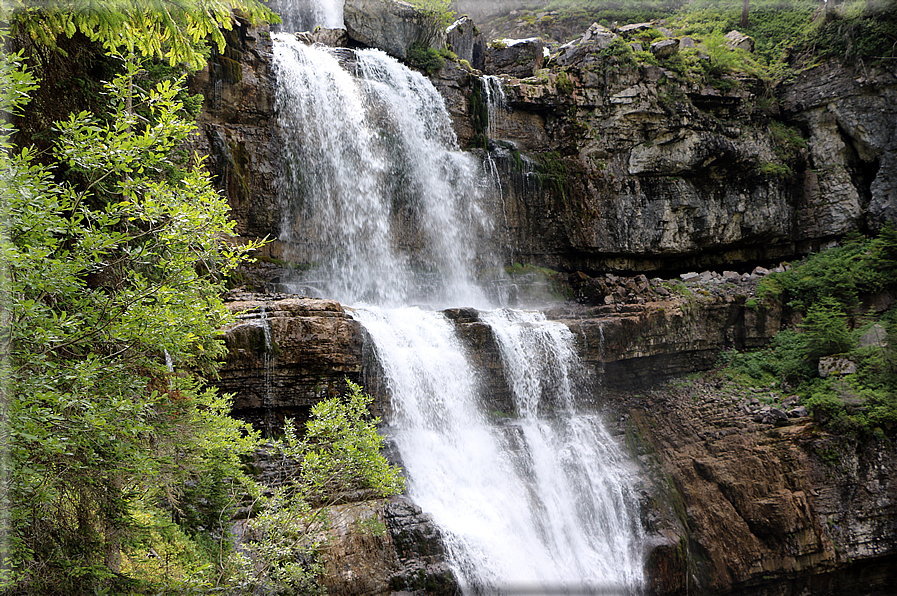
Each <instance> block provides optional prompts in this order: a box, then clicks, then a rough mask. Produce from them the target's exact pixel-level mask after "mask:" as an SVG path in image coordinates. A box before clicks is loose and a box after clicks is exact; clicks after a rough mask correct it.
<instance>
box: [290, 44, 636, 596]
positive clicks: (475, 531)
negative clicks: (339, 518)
mask: <svg viewBox="0 0 897 596" xmlns="http://www.w3.org/2000/svg"><path fill="white" fill-rule="evenodd" d="M338 55H339V56H341V57H342V58H343V64H345V65H346V68H348V69H350V70H352V71H353V74H350V73H349V71H348V70H346V68H344V67H343V66H342V65H341V64H340V60H338V59H337V56H338ZM275 56H276V60H277V72H278V81H279V91H278V96H277V110H278V118H279V122H280V126H281V127H282V129H283V130H285V131H288V133H287V134H286V136H285V138H284V144H283V151H284V155H285V156H286V157H287V158H288V163H289V164H290V165H289V166H288V168H287V170H288V171H286V172H285V174H284V184H283V187H282V196H283V200H284V220H283V230H284V231H283V233H282V235H281V238H280V239H281V240H283V241H284V242H285V243H286V244H287V245H288V246H290V248H291V250H292V251H293V252H292V253H291V256H292V258H293V259H294V260H295V261H297V262H304V263H312V264H313V267H312V268H311V269H310V270H309V271H307V272H305V273H303V274H302V275H300V276H297V277H296V278H294V279H293V280H292V282H291V283H292V284H293V289H294V290H295V291H297V292H299V293H304V294H314V295H320V296H325V297H328V298H335V299H337V300H340V301H341V302H343V303H344V304H354V305H355V306H353V307H351V308H350V309H349V312H350V314H351V315H352V316H353V317H354V318H355V319H357V320H358V321H359V322H360V323H361V324H362V326H363V327H364V329H365V330H366V332H367V335H368V337H369V339H370V341H371V342H372V343H373V345H374V351H375V353H376V358H377V362H378V364H379V366H380V367H381V369H382V372H383V378H384V380H385V384H386V386H387V388H388V390H389V392H390V394H391V400H392V401H391V409H392V412H391V414H390V417H389V424H388V428H387V432H388V434H389V436H390V437H391V439H392V440H393V441H394V443H395V445H396V447H397V449H398V452H399V453H400V457H401V460H402V465H403V467H404V469H405V472H406V476H407V477H408V481H409V485H408V486H409V488H408V491H409V496H410V497H411V498H412V499H413V500H414V501H415V502H416V503H417V504H418V505H420V506H421V507H422V508H423V509H424V510H425V511H427V512H428V513H430V514H431V515H433V517H434V519H435V521H436V522H437V524H438V525H439V526H440V528H441V529H442V531H443V534H444V537H445V541H446V546H447V549H448V552H449V555H450V559H451V563H452V565H453V567H454V570H455V572H456V575H457V577H458V578H459V581H460V583H461V586H462V589H463V591H464V593H465V594H494V593H506V594H513V593H521V592H526V593H538V594H548V593H568V594H583V593H614V594H635V593H637V592H638V590H639V586H640V584H641V568H642V561H641V554H640V547H639V539H640V532H639V526H638V522H637V520H636V518H635V517H634V516H633V515H632V509H633V507H634V504H635V498H634V497H633V495H632V494H630V489H629V488H628V486H629V483H628V480H627V479H628V474H627V472H626V468H625V465H624V464H625V459H624V458H623V457H622V455H621V453H620V451H619V449H618V448H617V447H616V445H615V443H614V441H613V440H612V438H611V437H609V436H608V434H607V433H606V431H605V430H604V428H603V426H602V424H601V421H600V419H599V417H598V416H597V415H596V414H595V413H594V412H590V411H587V410H584V409H583V408H582V404H580V403H578V402H580V401H581V400H582V397H583V396H584V395H585V393H584V391H583V389H584V386H583V384H582V379H583V376H582V372H583V371H582V370H581V365H580V364H579V362H578V359H577V356H576V354H575V350H574V349H573V342H572V335H571V334H570V332H569V330H568V329H567V328H566V327H564V326H563V325H561V324H559V323H554V322H549V321H547V320H545V318H544V316H542V315H540V314H538V313H526V312H520V311H510V310H491V309H493V308H494V307H493V306H491V305H490V303H489V301H488V300H487V298H486V293H485V292H484V291H483V290H481V289H480V288H479V287H478V285H477V283H476V281H475V269H476V268H477V267H482V266H483V265H488V264H489V263H490V257H489V256H488V254H484V251H483V250H482V249H481V248H480V244H481V241H482V238H483V237H485V236H486V235H487V234H489V233H490V232H491V230H492V228H491V223H490V222H489V220H488V218H486V217H485V215H484V214H483V208H482V207H481V202H482V195H483V185H484V180H485V179H486V178H485V177H484V176H483V174H482V172H481V170H480V168H479V167H478V165H477V164H476V163H475V162H474V160H473V159H472V158H471V157H470V156H469V155H467V154H465V153H462V152H461V151H459V149H458V146H457V141H456V139H455V136H454V133H453V132H452V128H451V123H450V120H449V117H448V114H447V112H446V109H445V105H444V103H443V100H442V98H441V96H439V94H438V92H437V91H436V90H435V89H434V88H433V86H432V85H431V84H430V83H429V81H428V80H427V79H425V78H424V77H423V76H421V75H420V74H418V73H415V72H412V71H410V70H408V69H407V68H405V67H404V66H402V65H401V64H399V63H398V62H396V61H395V60H393V59H392V58H390V57H388V56H386V55H385V54H383V53H382V52H379V51H375V50H365V51H359V52H354V53H349V52H347V51H344V53H342V54H338V53H334V52H331V51H328V50H326V49H323V48H315V47H307V46H304V45H301V44H299V43H297V42H296V41H295V39H294V38H292V36H282V35H279V36H276V38H275ZM490 89H492V91H491V92H493V93H497V91H496V89H495V87H490ZM497 89H498V91H500V89H501V88H500V85H499V86H498V87H497ZM493 99H494V97H493ZM496 105H498V104H496ZM362 301H363V303H362ZM415 303H425V304H427V305H428V307H427V308H422V307H416V306H407V305H409V304H415ZM449 306H475V307H478V308H480V309H481V310H484V312H482V313H481V314H480V319H481V321H482V322H483V323H485V324H487V325H488V326H489V327H490V328H491V330H492V333H493V336H494V338H495V340H496V343H497V344H498V345H499V347H500V351H501V359H502V363H503V369H504V374H505V376H506V380H507V383H508V386H509V387H510V389H511V393H512V395H513V401H514V403H513V407H514V409H515V410H516V415H515V416H514V417H513V418H511V419H503V420H496V419H494V418H493V417H491V416H490V415H489V414H488V413H487V412H486V411H485V408H486V406H485V405H484V404H485V403H486V401H487V400H486V399H485V398H486V397H487V396H485V395H484V394H483V391H482V384H481V383H480V379H479V378H478V375H479V374H485V373H486V371H483V372H482V373H479V372H477V370H476V368H475V366H474V363H473V361H472V360H471V358H470V357H469V355H468V354H467V353H466V352H465V348H464V346H463V345H462V342H461V341H460V339H459V337H458V336H457V333H456V329H455V325H454V323H452V322H451V321H449V320H448V319H447V318H446V317H445V315H443V314H442V313H440V312H436V311H435V310H433V307H440V308H442V307H449Z"/></svg>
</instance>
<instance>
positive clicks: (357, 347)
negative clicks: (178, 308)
mask: <svg viewBox="0 0 897 596" xmlns="http://www.w3.org/2000/svg"><path fill="white" fill-rule="evenodd" d="M233 298H238V299H237V300H233V301H231V302H229V303H228V307H229V308H230V309H231V310H232V312H236V313H242V314H239V315H238V319H237V321H236V323H235V324H234V325H233V326H231V327H229V328H228V329H226V330H225V331H224V342H225V344H226V346H227V348H228V355H227V357H226V358H225V360H224V362H223V363H222V366H221V368H220V370H219V375H220V379H219V380H218V381H217V382H216V384H217V385H218V387H219V388H220V389H221V390H222V391H223V392H226V393H233V394H235V400H234V405H233V411H234V414H235V415H236V416H238V417H240V418H243V419H245V420H249V421H251V422H252V423H253V424H254V425H255V426H256V427H258V428H262V429H265V430H268V431H270V430H277V429H279V428H280V427H281V426H282V424H283V419H284V418H285V417H291V418H295V419H297V421H298V422H300V423H301V422H303V421H304V420H305V419H306V418H307V417H308V411H309V409H310V408H311V406H312V405H314V404H315V403H317V402H318V401H320V400H322V399H325V398H327V397H332V396H334V395H339V394H341V393H343V392H344V391H345V388H346V383H345V381H346V379H347V378H348V379H349V380H352V381H354V382H358V381H359V380H360V375H361V356H362V354H361V331H360V329H359V326H358V324H357V323H356V322H355V321H353V320H352V319H351V318H349V316H348V315H347V314H346V313H345V311H344V310H343V308H342V306H340V305H339V303H337V302H333V301H331V300H316V299H310V298H298V297H276V296H261V295H241V296H234V297H233Z"/></svg>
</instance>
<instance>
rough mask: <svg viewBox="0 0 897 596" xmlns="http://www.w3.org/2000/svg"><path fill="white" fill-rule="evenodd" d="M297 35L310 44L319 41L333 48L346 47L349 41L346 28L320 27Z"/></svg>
mask: <svg viewBox="0 0 897 596" xmlns="http://www.w3.org/2000/svg"><path fill="white" fill-rule="evenodd" d="M296 37H297V38H298V39H299V40H300V41H302V42H304V43H307V44H308V45H312V44H316V43H319V44H321V45H325V46H329V47H331V48H344V47H346V44H347V43H348V42H349V36H348V35H347V34H346V30H345V29H324V28H323V27H318V28H317V29H315V30H314V31H305V32H302V33H297V34H296Z"/></svg>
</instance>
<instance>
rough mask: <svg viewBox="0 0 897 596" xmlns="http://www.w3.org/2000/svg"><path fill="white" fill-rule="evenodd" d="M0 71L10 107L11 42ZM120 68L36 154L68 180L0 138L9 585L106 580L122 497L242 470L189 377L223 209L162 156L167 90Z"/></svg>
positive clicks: (45, 587) (201, 335) (41, 587)
mask: <svg viewBox="0 0 897 596" xmlns="http://www.w3.org/2000/svg"><path fill="white" fill-rule="evenodd" d="M0 74H2V78H3V83H4V84H3V88H4V89H9V91H8V92H6V93H5V94H4V96H3V98H2V100H3V101H4V102H5V105H4V106H3V108H4V109H5V110H7V111H17V110H19V109H21V106H22V105H24V103H25V101H27V93H28V92H29V90H30V89H33V82H32V81H30V80H29V78H28V76H27V73H25V72H24V70H23V67H22V66H21V64H20V55H14V56H9V57H6V58H4V61H3V70H2V73H0ZM137 74H138V69H137V67H136V66H133V65H131V66H130V67H129V68H128V70H127V72H126V73H125V74H123V75H122V76H119V77H117V78H116V79H114V81H113V82H112V83H110V84H109V85H108V86H107V92H108V93H109V94H110V106H111V109H112V114H111V117H110V119H109V121H108V122H104V121H101V120H100V119H99V118H98V117H96V116H94V115H92V114H90V113H87V112H82V113H80V114H73V115H72V116H71V117H70V118H69V119H68V120H66V121H63V122H60V123H58V125H57V128H58V132H59V140H58V141H57V142H56V143H55V145H54V147H53V153H52V155H53V158H54V161H55V163H56V164H58V165H57V167H58V168H59V169H63V168H65V172H66V173H67V177H68V180H66V181H63V182H56V181H54V180H53V179H52V177H51V169H50V168H49V167H47V166H43V165H37V164H35V163H34V152H33V151H32V150H31V149H29V148H22V149H20V150H18V151H15V150H14V149H13V148H12V147H11V146H10V145H9V144H8V143H5V142H4V145H3V152H2V154H0V174H2V182H3V191H4V192H3V198H4V202H3V204H2V206H0V209H2V213H0V220H2V221H3V222H4V228H3V235H2V238H0V253H2V255H3V261H4V262H5V263H6V268H5V270H4V281H3V284H2V287H0V303H2V304H3V305H4V307H5V310H4V315H5V320H4V325H3V328H2V334H3V336H2V342H3V344H4V345H5V346H7V350H6V352H7V354H8V361H7V364H8V369H6V375H7V381H8V396H7V402H6V403H5V411H4V412H3V415H4V416H3V418H4V419H5V420H7V421H8V426H7V427H5V428H3V429H2V432H3V435H4V436H3V443H4V444H6V445H8V446H9V454H10V457H11V463H12V468H11V472H10V477H9V478H8V479H6V481H7V482H10V483H11V485H9V486H8V487H7V488H8V493H7V494H8V495H9V498H10V510H11V525H12V541H11V552H10V553H8V555H9V557H10V559H11V560H12V561H13V562H14V569H16V574H15V575H14V576H13V577H10V578H7V580H8V581H9V582H10V583H11V584H12V585H15V586H16V589H19V590H26V591H30V592H33V593H45V592H57V591H66V592H69V593H72V594H80V593H84V592H90V593H93V589H94V588H99V587H102V586H103V585H104V584H105V585H106V586H108V587H112V586H113V585H114V584H115V583H116V582H117V581H118V580H119V579H120V578H119V576H117V575H116V573H117V572H118V571H119V569H120V566H121V552H122V547H123V546H124V545H125V544H126V542H127V541H128V540H130V538H131V537H132V536H134V535H135V532H136V531H137V529H138V524H137V522H136V520H135V519H134V517H133V516H132V515H131V506H130V503H131V502H132V500H133V499H134V498H135V497H137V496H140V498H143V499H149V500H156V501H159V502H164V503H166V504H167V506H168V507H169V508H170V509H172V510H175V511H177V510H179V509H180V507H179V505H180V502H181V497H182V496H183V493H182V487H183V486H184V485H185V484H186V483H188V482H189V481H191V479H197V478H207V477H212V478H218V479H219V481H223V478H224V477H225V476H226V477H229V478H231V479H236V481H238V482H239V481H240V479H245V477H244V476H243V474H242V472H241V471H240V470H241V467H240V465H241V464H240V457H241V456H242V455H244V454H245V453H247V452H248V451H249V450H251V449H252V448H253V447H254V445H255V435H254V434H253V433H252V432H251V431H249V429H248V428H247V427H246V425H244V424H242V423H240V422H238V421H236V420H233V419H232V418H230V416H229V410H230V405H229V403H228V401H227V400H226V399H224V398H223V397H221V396H219V395H217V393H216V392H215V391H213V390H211V389H207V388H203V387H202V385H201V382H200V380H199V379H198V378H197V377H196V373H197V372H202V371H211V370H212V369H213V368H214V362H215V359H216V358H217V357H219V356H220V355H221V354H222V350H223V346H222V344H221V343H220V341H219V340H218V339H216V337H217V335H218V329H220V328H221V326H222V325H223V324H224V323H226V322H227V321H229V320H230V315H229V313H228V312H227V310H226V309H225V308H224V305H223V304H222V303H221V300H220V298H219V294H220V292H221V288H222V286H221V284H220V279H221V276H222V275H224V274H225V273H226V272H227V271H228V270H231V269H233V268H234V267H235V266H236V265H237V264H238V263H239V262H240V260H241V259H242V258H243V255H244V254H245V249H244V248H242V247H241V248H230V247H228V246H227V245H225V244H222V241H221V238H222V237H225V236H227V235H230V234H231V233H232V229H233V225H234V224H233V222H231V221H229V220H228V217H227V216H228V211H229V208H228V206H227V204H226V203H225V201H224V199H223V197H221V196H220V195H219V194H218V193H217V192H216V191H215V190H214V188H213V187H212V185H211V182H210V180H209V179H208V176H207V174H206V173H205V172H204V171H203V170H202V168H201V163H200V160H198V159H196V160H195V163H194V165H193V166H191V167H188V168H182V167H181V166H180V165H179V164H178V163H177V162H176V161H173V160H174V158H173V157H172V156H173V155H174V154H175V150H176V148H177V147H178V146H179V145H180V144H181V143H182V142H183V140H184V139H185V138H186V136H187V134H189V133H190V131H191V130H192V125H191V124H189V123H187V122H185V121H183V120H181V119H180V118H179V117H178V115H177V114H178V112H180V111H181V109H182V105H181V104H180V103H179V102H177V101H176V99H175V98H176V96H177V94H178V92H179V91H180V88H179V87H178V86H177V85H174V84H171V83H170V82H163V83H159V84H158V85H157V86H156V87H155V88H154V89H152V90H150V91H148V92H144V91H143V90H141V89H140V88H139V87H137V86H134V85H132V84H131V83H132V80H133V79H134V77H136V76H137ZM137 107H139V108H140V109H142V110H143V111H144V113H146V114H147V115H148V117H147V118H141V117H139V116H138V115H137V114H136V113H135V111H136V108H137ZM8 131H9V129H8V127H6V128H5V132H7V133H8ZM163 352H167V353H168V354H169V356H170V357H171V358H172V360H173V361H174V363H175V367H174V369H173V370H168V368H166V366H165V363H164V358H163ZM8 585H9V584H8Z"/></svg>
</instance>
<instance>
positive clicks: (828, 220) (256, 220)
mask: <svg viewBox="0 0 897 596" xmlns="http://www.w3.org/2000/svg"><path fill="white" fill-rule="evenodd" d="M362 5H364V6H367V5H366V4H364V3H359V10H360V9H361V8H363V7H364V6H362ZM352 6H354V4H353V5H352ZM352 10H354V8H352V9H351V10H350V8H349V7H347V11H348V12H349V13H351V11H352ZM348 18H349V17H347V19H348ZM359 19H361V17H359ZM363 21H364V19H361V21H360V22H363ZM465 26H466V28H467V29H466V30H467V31H468V32H469V31H472V27H471V25H470V24H467V25H463V26H462V29H463V27H465ZM353 31H354V29H350V31H349V33H350V37H351V35H353V33H352V32H353ZM354 35H356V37H355V38H354V41H353V43H356V44H357V43H364V41H363V40H368V42H367V43H375V42H376V40H373V39H368V37H365V36H361V37H357V36H358V35H360V34H359V33H357V32H356V33H355V34H354ZM415 35H416V34H415ZM415 35H411V36H410V37H409V36H407V35H402V36H398V34H397V36H398V37H397V39H402V40H404V41H403V42H402V43H403V44H404V43H405V42H406V41H408V40H410V39H412V38H414V39H417V37H415ZM421 35H423V34H421ZM608 35H610V34H609V33H602V32H601V31H597V30H596V31H591V30H590V31H589V32H587V33H586V34H585V35H584V36H583V38H582V39H580V40H578V41H576V42H574V43H572V44H568V46H565V48H562V49H561V50H560V51H559V52H557V53H556V55H552V57H551V59H550V60H549V61H548V68H539V66H541V61H542V56H541V48H536V49H535V50H534V49H533V48H530V47H529V45H528V44H516V45H514V46H510V47H495V48H490V49H487V50H486V51H485V57H484V58H482V61H483V64H484V65H485V66H484V67H485V68H486V69H487V71H489V72H492V73H497V76H498V77H500V78H501V80H502V84H503V87H504V93H505V96H506V105H507V106H508V107H507V109H493V110H491V111H490V110H487V106H485V105H484V102H485V101H486V100H485V95H486V94H485V93H484V92H483V84H484V83H483V79H482V75H481V74H480V71H476V70H470V69H465V68H462V67H461V66H459V65H458V64H457V63H447V65H446V66H445V67H444V68H443V69H442V70H441V71H440V72H439V73H438V75H437V76H436V77H435V78H434V79H433V81H434V83H435V84H436V85H437V88H439V90H440V91H441V92H442V93H443V95H444V97H445V98H446V103H447V106H448V108H449V110H450V113H451V114H452V116H453V120H454V123H455V128H456V133H457V135H458V138H459V141H460V142H461V144H462V145H463V146H468V147H470V148H479V149H477V150H478V151H480V153H481V154H482V155H483V157H484V159H486V158H487V157H488V159H490V160H491V161H492V163H493V164H494V168H493V170H494V172H495V173H497V180H495V181H494V183H495V184H497V185H498V186H499V187H500V191H501V192H500V196H501V199H502V200H501V202H500V203H498V202H496V203H495V204H494V205H493V208H494V209H495V210H496V214H498V213H501V217H500V218H496V221H502V222H503V223H504V225H505V226H506V229H505V230H500V232H503V233H499V234H497V235H496V236H497V237H504V238H507V241H506V242H505V246H504V247H503V248H504V249H505V250H506V251H507V252H509V253H510V254H508V255H507V259H508V261H509V262H515V261H516V262H523V263H533V264H537V265H540V266H546V267H552V268H555V269H559V270H566V271H576V270H581V271H586V272H588V273H590V274H594V273H597V272H604V271H614V272H639V271H643V272H676V273H678V272H681V271H684V270H687V269H706V268H723V267H727V268H732V267H733V264H735V263H737V264H740V265H741V266H742V267H747V266H748V265H749V264H750V265H753V264H756V263H757V262H768V261H774V260H781V259H787V258H793V257H795V256H797V255H801V254H805V253H807V252H809V251H811V250H818V249H819V248H820V247H821V246H824V245H826V244H827V243H829V242H831V241H832V240H835V239H837V238H839V237H841V236H843V235H844V234H846V233H847V232H850V231H852V230H859V231H867V230H876V229H878V228H879V227H880V226H881V225H882V224H883V223H884V222H886V221H894V220H895V219H897V180H895V177H894V174H893V172H894V171H897V167H895V159H897V157H895V156H897V153H895V145H897V141H895V139H897V133H895V127H897V124H895V123H897V114H895V111H897V107H895V106H897V97H895V94H897V77H895V76H894V75H893V74H891V73H890V72H888V71H886V70H876V69H874V68H867V69H855V68H851V67H844V66H841V65H837V64H832V63H830V64H824V65H821V66H819V67H817V68H815V69H812V70H809V71H807V72H804V73H802V74H801V75H800V76H799V77H798V78H797V79H796V80H795V81H793V82H790V83H788V84H785V85H781V86H780V87H778V88H776V89H770V88H767V87H765V86H764V84H763V83H762V82H761V81H759V80H754V79H751V78H749V77H723V78H722V79H721V80H719V81H716V82H713V85H715V86H713V85H711V84H708V83H707V81H705V80H704V79H696V78H695V77H694V76H692V75H690V74H689V73H688V72H686V71H682V70H681V69H674V68H668V67H667V66H665V64H664V62H663V60H660V61H657V60H655V62H656V63H655V64H651V63H647V62H639V61H637V60H634V59H633V58H632V56H633V54H631V53H629V54H627V53H626V52H621V50H620V44H621V43H623V41H622V40H623V38H622V37H619V36H616V34H612V37H608ZM424 37H426V35H424ZM421 39H422V38H421ZM468 42H469V43H468ZM409 43H410V42H409ZM419 43H424V42H419ZM427 43H429V42H427ZM457 43H459V44H460V43H461V42H460V41H458V42H457ZM464 43H465V44H467V45H470V46H471V47H470V48H468V49H470V51H471V56H472V55H473V47H474V45H473V44H475V43H480V42H477V41H476V40H475V39H473V38H471V39H468V40H466V41H465V42H464ZM518 46H519V47H518ZM465 47H466V45H465ZM521 52H530V54H532V55H529V54H527V55H526V56H522V54H520V53H521ZM533 52H535V53H533ZM393 53H397V55H402V54H403V52H401V51H399V50H396V49H393ZM506 54H507V55H506ZM478 56H479V57H482V54H478ZM478 59H479V58H478ZM505 63H507V66H505V67H503V66H502V64H505ZM521 68H523V69H524V70H525V71H526V72H522V71H521ZM502 70H505V71H507V73H512V74H507V73H504V74H503V73H502ZM512 75H513V76H512ZM274 76H275V75H274V67H273V65H272V63H271V42H270V36H269V34H268V33H267V32H265V31H261V30H252V29H250V28H248V27H238V28H237V29H236V30H235V32H234V33H233V34H231V35H229V36H228V49H227V51H226V52H225V53H224V54H222V55H217V54H216V55H214V56H213V57H212V60H211V61H210V67H209V68H208V69H207V70H205V71H203V72H202V73H200V74H199V75H197V76H196V77H194V80H193V83H192V90H193V91H202V92H204V93H205V94H206V96H207V100H206V107H205V109H204V111H203V114H202V116H201V118H200V121H199V122H200V127H201V131H202V134H201V138H200V139H199V140H198V142H197V147H198V149H199V150H200V151H201V152H206V153H208V154H209V155H210V160H209V167H210V169H211V170H212V171H213V173H214V174H215V175H216V177H217V179H218V181H219V184H220V186H221V188H222V189H224V190H225V191H226V192H227V194H228V197H229V199H230V202H231V206H232V208H233V210H234V216H235V218H236V219H237V221H238V222H239V227H238V230H239V232H240V233H241V234H244V235H246V236H258V237H261V236H266V235H267V236H270V237H275V238H276V236H277V235H278V233H279V232H280V223H281V219H280V217H279V211H280V208H279V201H278V198H277V185H278V172H280V171H281V168H282V167H283V165H282V163H281V161H280V160H281V156H280V153H279V149H278V148H279V146H280V143H279V141H278V139H279V138H280V135H282V134H284V131H280V130H278V127H277V121H276V118H275V114H274V99H273V97H274V91H273V84H274V79H273V77H274ZM779 105H780V106H781V107H779ZM489 113H491V114H492V120H493V121H491V122H489V121H488V116H487V114H489ZM487 135H488V136H489V137H492V138H487ZM484 148H485V150H484ZM487 153H488V156H487V155H486V154H487ZM269 250H271V251H272V254H273V255H274V256H277V254H278V247H277V245H276V243H275V244H274V245H272V247H271V248H270V249H269Z"/></svg>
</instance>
